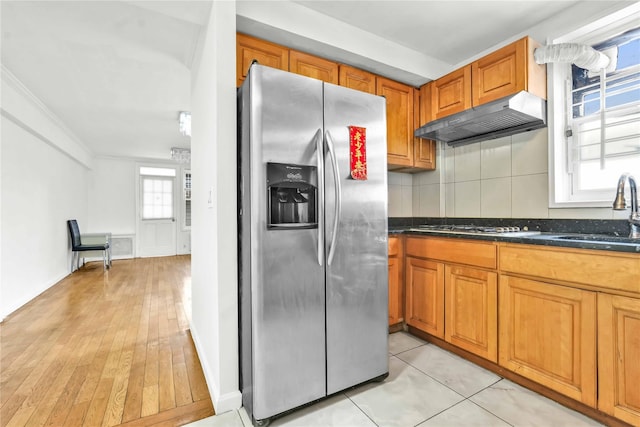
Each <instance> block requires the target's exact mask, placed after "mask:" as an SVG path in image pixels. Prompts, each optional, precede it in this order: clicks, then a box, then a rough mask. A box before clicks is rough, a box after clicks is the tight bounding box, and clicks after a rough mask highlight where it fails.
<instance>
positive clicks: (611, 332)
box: [598, 293, 640, 426]
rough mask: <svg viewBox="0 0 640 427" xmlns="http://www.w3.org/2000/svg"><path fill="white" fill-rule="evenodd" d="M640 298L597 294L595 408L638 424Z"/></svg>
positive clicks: (639, 393) (639, 411)
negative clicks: (596, 388) (596, 406)
mask: <svg viewBox="0 0 640 427" xmlns="http://www.w3.org/2000/svg"><path fill="white" fill-rule="evenodd" d="M639 362H640V299H639V298H629V297H623V296H616V295H608V294H604V293H599V294H598V409H600V410H601V411H603V412H605V413H607V414H610V415H613V416H614V417H616V418H618V419H621V420H623V421H626V422H627V423H629V424H631V425H634V426H638V425H640V363H639Z"/></svg>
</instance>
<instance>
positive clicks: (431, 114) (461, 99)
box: [423, 65, 471, 124]
mask: <svg viewBox="0 0 640 427" xmlns="http://www.w3.org/2000/svg"><path fill="white" fill-rule="evenodd" d="M427 85H430V87H429V88H427V89H425V92H427V93H429V92H430V95H431V96H430V98H427V99H425V101H424V102H429V100H430V101H431V102H430V103H429V104H430V107H429V108H426V107H425V108H426V111H425V117H424V118H423V119H425V122H424V123H428V122H430V121H433V120H437V119H441V118H443V117H446V116H450V115H451V114H455V113H459V112H461V111H464V110H468V109H469V108H471V65H467V66H465V67H462V68H460V69H458V70H455V71H453V72H451V73H449V74H447V75H446V76H443V77H440V78H439V79H437V80H434V81H432V82H429V83H427ZM424 123H423V124H424Z"/></svg>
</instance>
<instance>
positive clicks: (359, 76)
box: [338, 64, 376, 95]
mask: <svg viewBox="0 0 640 427" xmlns="http://www.w3.org/2000/svg"><path fill="white" fill-rule="evenodd" d="M338 84H339V85H340V86H344V87H348V88H351V89H355V90H359V91H360V92H367V93H371V94H373V95H375V94H376V75H375V74H372V73H369V72H368V71H364V70H360V69H358V68H353V67H350V66H348V65H344V64H340V66H339V77H338Z"/></svg>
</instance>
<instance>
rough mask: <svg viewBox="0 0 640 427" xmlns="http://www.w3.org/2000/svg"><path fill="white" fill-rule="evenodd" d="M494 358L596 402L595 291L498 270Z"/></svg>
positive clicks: (555, 387)
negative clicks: (497, 308)
mask: <svg viewBox="0 0 640 427" xmlns="http://www.w3.org/2000/svg"><path fill="white" fill-rule="evenodd" d="M499 300H500V308H499V323H498V330H499V331H500V335H499V357H498V360H499V364H500V365H501V366H503V367H505V368H507V369H509V370H511V371H513V372H516V373H517V374H519V375H522V376H524V377H526V378H529V379H531V380H533V381H535V382H537V383H539V384H542V385H544V386H546V387H548V388H550V389H553V390H556V391H558V392H560V393H562V394H564V395H566V396H569V397H571V398H573V399H575V400H578V401H580V402H583V403H585V404H587V405H589V406H592V407H595V406H596V372H597V371H596V293H595V292H591V291H586V290H582V289H576V288H570V287H565V286H559V285H555V284H549V283H545V282H542V281H538V280H531V279H525V278H521V277H515V276H509V275H500V283H499Z"/></svg>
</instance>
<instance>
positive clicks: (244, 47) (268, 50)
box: [236, 34, 289, 86]
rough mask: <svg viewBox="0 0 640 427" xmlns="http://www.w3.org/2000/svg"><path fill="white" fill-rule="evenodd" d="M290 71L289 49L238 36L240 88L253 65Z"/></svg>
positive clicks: (237, 76)
mask: <svg viewBox="0 0 640 427" xmlns="http://www.w3.org/2000/svg"><path fill="white" fill-rule="evenodd" d="M254 60H257V61H258V63H259V64H262V65H267V66H269V67H272V68H278V69H280V70H285V71H289V49H288V48H286V47H284V46H280V45H277V44H275V43H270V42H267V41H264V40H260V39H257V38H255V37H251V36H247V35H246V34H236V79H237V81H236V83H237V85H238V86H241V85H242V82H243V81H244V79H245V78H246V77H247V72H248V71H249V67H250V66H251V63H252V62H253V61H254Z"/></svg>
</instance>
